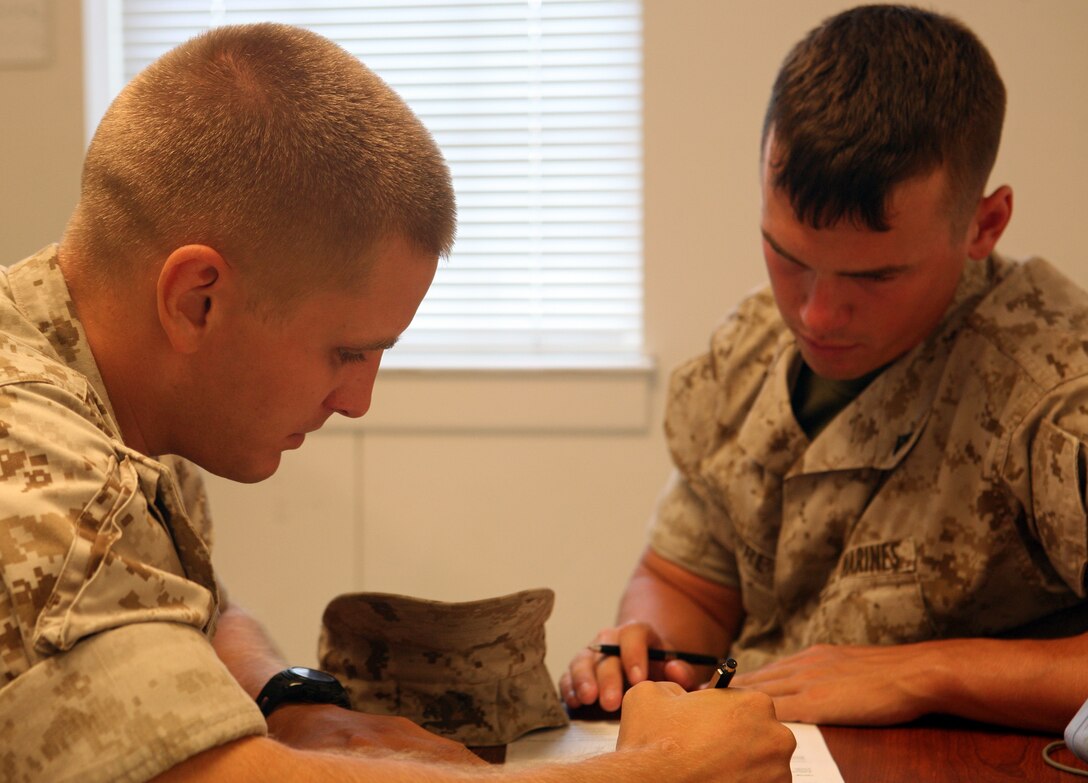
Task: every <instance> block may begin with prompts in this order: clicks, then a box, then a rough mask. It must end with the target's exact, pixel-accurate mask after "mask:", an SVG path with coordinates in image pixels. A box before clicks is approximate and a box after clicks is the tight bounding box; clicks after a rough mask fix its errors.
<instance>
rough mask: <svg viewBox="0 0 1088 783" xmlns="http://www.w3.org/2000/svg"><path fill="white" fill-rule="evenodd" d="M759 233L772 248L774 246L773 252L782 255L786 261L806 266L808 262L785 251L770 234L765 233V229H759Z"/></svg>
mask: <svg viewBox="0 0 1088 783" xmlns="http://www.w3.org/2000/svg"><path fill="white" fill-rule="evenodd" d="M759 233H761V234H763V238H764V239H765V240H767V244H768V245H770V246H771V247H772V248H774V252H776V253H778V255H780V256H782V257H783V258H785V259H786V260H788V261H792V262H793V263H795V264H799V265H800V266H803V267H805V268H806V269H807V268H808V264H806V263H805V262H804V261H802V260H801V259H800V258H797V256H794V255H791V254H790V253H787V252H786V251H785V250H783V249H782V247H781V246H780V245H779V244H778V243H777V242H775V241H774V238H773V237H772V236H771V235H770V234H768V233H767V229H765V228H761V229H760V230H759Z"/></svg>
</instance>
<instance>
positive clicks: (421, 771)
mask: <svg viewBox="0 0 1088 783" xmlns="http://www.w3.org/2000/svg"><path fill="white" fill-rule="evenodd" d="M682 766H683V761H679V762H678V760H677V758H676V757H675V755H673V754H669V753H663V752H662V751H661V749H659V748H635V749H630V750H622V751H618V752H615V753H608V754H605V755H603V756H599V757H596V758H593V759H588V760H586V761H582V762H579V763H576V764H563V765H550V766H541V767H535V768H531V769H523V770H506V769H504V768H503V767H463V766H455V765H450V764H442V763H435V762H433V761H428V760H425V759H416V758H413V757H412V756H411V755H409V754H404V753H382V752H380V751H377V752H367V753H352V754H341V753H328V752H314V751H299V750H295V749H292V748H288V747H287V746H284V745H281V744H279V743H276V742H273V741H272V740H267V739H261V738H252V739H248V740H240V741H237V742H233V743H229V744H228V745H225V746H222V747H219V748H214V749H212V750H208V751H205V752H204V753H202V754H200V755H199V756H195V757H193V758H191V759H189V760H188V761H186V762H184V763H182V764H179V765H178V766H177V767H175V768H174V769H172V770H170V771H169V772H167V773H165V774H164V775H162V776H161V777H160V778H157V779H156V781H157V783H189V781H194V782H195V781H199V780H209V779H211V780H220V779H222V780H233V781H237V783H247V782H248V781H253V782H254V783H257V781H266V780H273V779H283V780H293V781H298V782H299V783H322V782H323V781H332V780H336V781H346V782H350V781H359V783H478V782H480V781H491V780H496V779H498V780H502V781H503V783H570V781H578V783H613V782H614V781H617V780H624V781H632V782H633V783H639V781H647V783H650V782H655V783H656V781H659V780H663V779H668V780H676V781H683V780H686V779H688V775H685V774H684V771H683V770H682ZM697 774H698V773H697V772H696V771H695V770H691V778H692V779H696V776H697ZM698 779H702V778H698Z"/></svg>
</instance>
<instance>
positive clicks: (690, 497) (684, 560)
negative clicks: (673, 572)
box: [650, 472, 740, 587]
mask: <svg viewBox="0 0 1088 783" xmlns="http://www.w3.org/2000/svg"><path fill="white" fill-rule="evenodd" d="M730 529H731V526H730V525H729V524H728V520H726V519H725V516H724V514H722V513H721V512H720V511H718V510H717V509H715V508H714V507H712V506H708V505H707V504H705V503H703V501H702V500H700V499H699V497H698V496H697V495H696V494H695V493H694V492H692V491H691V488H690V487H689V486H688V483H687V481H685V480H684V478H683V476H681V474H680V473H679V472H674V473H673V474H672V476H671V477H670V479H669V482H668V484H666V486H665V489H664V491H663V492H662V494H661V498H660V499H659V500H658V503H657V509H656V511H655V513H654V517H653V522H652V526H651V528H650V548H651V549H653V551H654V552H655V553H657V554H659V555H661V557H663V558H665V559H666V560H668V561H670V562H673V563H676V564H677V565H679V566H682V567H683V568H685V569H687V570H688V571H691V572H692V573H693V574H696V575H698V576H701V577H703V578H704V579H709V580H710V581H711V582H715V583H717V584H722V585H727V586H729V587H739V585H740V578H739V576H738V573H737V564H736V558H735V557H734V556H733V548H732V546H731V545H730V543H729V542H728V540H727V538H726V537H727V536H728V535H729V531H730Z"/></svg>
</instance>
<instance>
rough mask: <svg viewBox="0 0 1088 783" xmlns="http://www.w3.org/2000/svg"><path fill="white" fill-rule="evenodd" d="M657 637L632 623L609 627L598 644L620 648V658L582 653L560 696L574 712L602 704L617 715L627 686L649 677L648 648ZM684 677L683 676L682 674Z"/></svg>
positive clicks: (599, 636)
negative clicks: (581, 708) (580, 708)
mask: <svg viewBox="0 0 1088 783" xmlns="http://www.w3.org/2000/svg"><path fill="white" fill-rule="evenodd" d="M656 641H657V635H656V634H655V633H654V632H653V631H652V630H651V629H650V627H649V626H647V625H646V624H645V623H628V624H626V625H623V626H620V627H619V628H606V629H604V630H603V631H601V632H600V633H598V634H597V637H596V639H594V644H611V645H618V646H619V648H620V655H619V656H615V655H604V654H602V653H598V652H594V651H593V650H589V649H585V650H580V651H579V652H578V653H577V654H576V655H575V656H574V658H573V659H572V660H571V662H570V666H569V667H568V669H567V671H566V672H565V673H564V674H563V676H562V677H561V678H560V680H559V693H560V695H561V697H562V698H563V701H564V702H565V703H566V705H567V706H568V707H570V708H571V709H578V708H579V707H583V706H588V705H591V704H594V703H598V704H600V706H601V709H603V710H605V711H606V712H615V711H616V710H618V709H619V708H620V704H621V703H622V702H623V692H624V687H625V685H626V684H627V683H631V684H636V683H639V682H642V681H643V680H645V679H646V678H647V677H648V676H649V656H648V653H647V651H648V649H649V647H650V645H651V643H656ZM681 676H682V677H683V676H684V675H683V673H681Z"/></svg>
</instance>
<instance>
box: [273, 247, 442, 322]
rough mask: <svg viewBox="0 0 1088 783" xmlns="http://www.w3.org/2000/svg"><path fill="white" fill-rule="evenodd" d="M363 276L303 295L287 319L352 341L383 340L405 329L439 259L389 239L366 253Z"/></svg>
mask: <svg viewBox="0 0 1088 783" xmlns="http://www.w3.org/2000/svg"><path fill="white" fill-rule="evenodd" d="M365 264H366V268H367V270H366V274H365V276H363V278H362V279H361V280H360V282H359V283H357V284H355V285H352V286H325V287H322V288H321V289H319V290H317V291H315V292H313V293H311V294H309V295H307V296H305V297H304V298H303V299H302V300H301V301H300V302H299V304H298V306H297V307H296V308H295V312H293V313H292V314H291V316H290V319H289V320H291V321H292V322H293V324H294V325H295V326H298V325H300V324H307V323H309V324H313V325H315V326H319V327H320V328H321V329H322V330H323V331H327V332H336V333H340V334H343V335H345V336H348V337H351V338H352V339H353V340H355V341H356V342H364V341H371V342H372V341H379V342H383V341H388V340H390V339H394V338H396V336H397V335H399V334H400V333H401V332H403V331H404V330H405V329H406V328H408V324H409V323H410V322H411V320H412V318H413V317H414V316H415V312H416V309H417V308H418V307H419V303H420V301H421V300H422V299H423V297H424V295H425V294H426V293H427V289H428V288H429V287H430V285H431V281H432V280H433V278H434V273H435V269H436V268H437V264H438V260H437V258H436V257H435V256H434V255H433V254H430V253H427V252H424V251H420V250H418V249H416V248H415V247H414V246H413V245H411V244H409V243H407V242H403V241H399V240H391V241H389V242H383V243H380V244H379V246H378V247H376V248H375V249H374V250H372V251H370V252H369V253H368V258H367V259H366V260H365Z"/></svg>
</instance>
